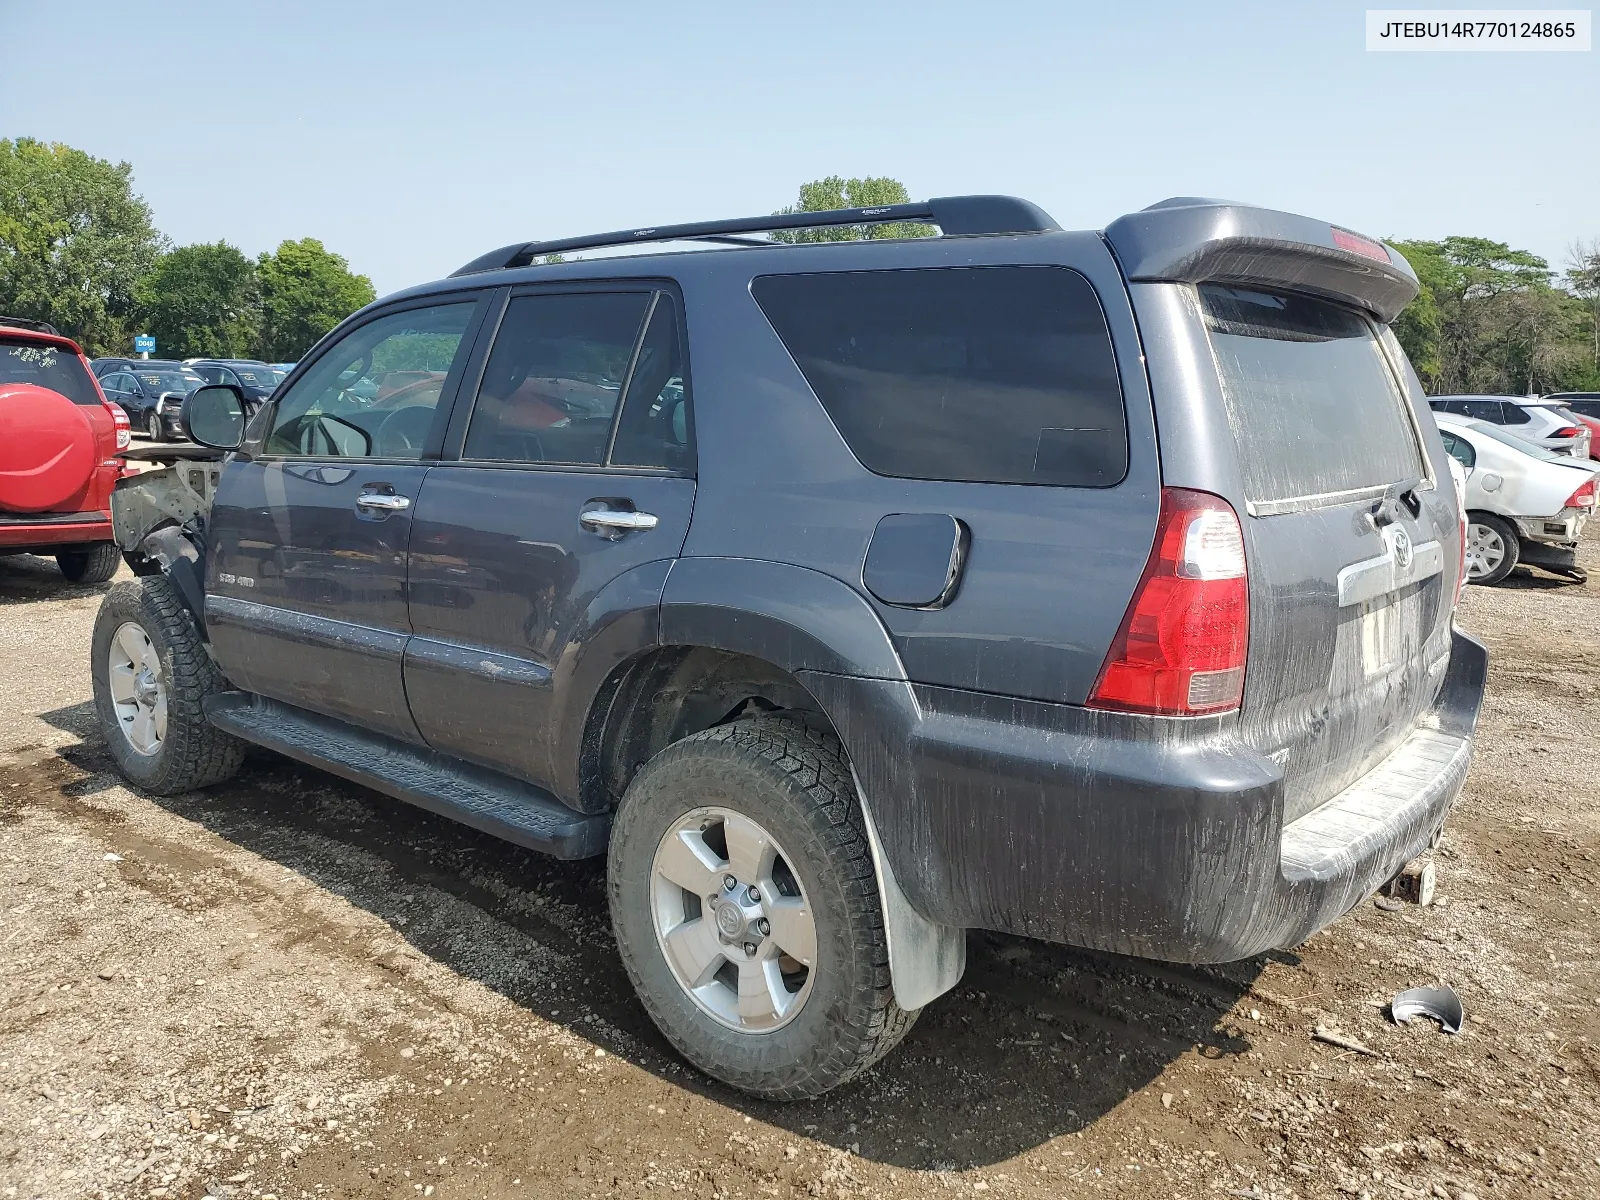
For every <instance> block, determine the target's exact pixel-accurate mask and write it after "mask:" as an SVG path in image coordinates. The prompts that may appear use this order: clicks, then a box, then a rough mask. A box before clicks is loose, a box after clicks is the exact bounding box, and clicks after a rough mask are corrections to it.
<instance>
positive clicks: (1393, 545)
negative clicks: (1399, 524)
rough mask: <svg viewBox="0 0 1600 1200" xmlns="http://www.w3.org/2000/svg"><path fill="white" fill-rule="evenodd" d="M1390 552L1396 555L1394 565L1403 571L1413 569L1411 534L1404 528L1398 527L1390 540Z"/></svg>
mask: <svg viewBox="0 0 1600 1200" xmlns="http://www.w3.org/2000/svg"><path fill="white" fill-rule="evenodd" d="M1389 552H1390V553H1391V554H1393V555H1394V565H1395V566H1397V567H1399V568H1400V569H1401V570H1402V571H1408V570H1410V569H1411V559H1412V556H1413V554H1412V549H1411V535H1410V534H1408V533H1407V532H1406V531H1405V530H1404V529H1396V530H1395V531H1394V536H1393V537H1392V538H1391V539H1390V542H1389Z"/></svg>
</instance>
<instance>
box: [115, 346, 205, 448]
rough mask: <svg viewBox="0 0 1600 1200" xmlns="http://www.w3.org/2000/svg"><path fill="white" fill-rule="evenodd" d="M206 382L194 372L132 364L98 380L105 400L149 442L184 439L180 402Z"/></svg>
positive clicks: (168, 367)
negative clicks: (120, 412) (126, 415)
mask: <svg viewBox="0 0 1600 1200" xmlns="http://www.w3.org/2000/svg"><path fill="white" fill-rule="evenodd" d="M204 382H205V380H203V379H202V378H200V376H199V375H197V374H195V373H194V372H193V371H190V370H188V369H187V368H184V367H180V366H169V365H168V364H166V363H164V362H159V363H158V362H155V361H151V362H139V363H131V364H129V365H128V366H126V367H120V368H118V369H117V370H114V371H108V372H107V373H106V374H105V375H103V376H101V378H100V386H101V387H102V388H103V389H104V390H105V393H106V397H107V398H108V399H109V400H110V401H111V402H112V403H113V404H118V405H121V407H122V410H123V411H124V412H126V413H127V414H128V420H129V421H131V422H132V423H133V427H134V428H135V429H137V430H139V431H140V432H142V433H143V434H144V435H145V436H146V437H147V438H149V439H150V440H151V441H152V442H167V441H175V440H177V439H179V438H181V437H183V426H182V425H181V424H180V422H179V414H180V413H181V412H182V411H183V400H184V397H185V396H187V395H188V394H189V393H190V392H192V391H194V390H195V388H197V387H199V386H200V385H201V384H203V383H204Z"/></svg>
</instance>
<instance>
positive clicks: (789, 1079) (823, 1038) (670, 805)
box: [607, 717, 917, 1100]
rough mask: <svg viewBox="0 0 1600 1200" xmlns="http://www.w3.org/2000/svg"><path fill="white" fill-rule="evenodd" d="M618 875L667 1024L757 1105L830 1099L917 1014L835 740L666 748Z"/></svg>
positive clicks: (617, 892)
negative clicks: (897, 993)
mask: <svg viewBox="0 0 1600 1200" xmlns="http://www.w3.org/2000/svg"><path fill="white" fill-rule="evenodd" d="M746 876H749V878H746ZM607 883H608V891H609V895H610V901H611V920H612V927H613V929H614V930H615V932H616V937H617V946H618V949H619V950H620V952H621V955H622V961H623V965H624V966H625V967H626V968H627V971H628V976H629V978H630V979H631V980H632V981H633V986H634V990H635V991H636V992H637V993H638V994H639V999H640V1000H641V1001H642V1002H643V1004H644V1007H645V1010H646V1011H647V1012H648V1013H649V1015H650V1018H651V1020H653V1021H654V1022H655V1023H656V1027H657V1028H658V1029H660V1030H661V1032H662V1033H663V1034H664V1035H665V1036H666V1038H667V1040H668V1041H670V1042H671V1043H672V1044H673V1045H674V1046H675V1047H677V1049H678V1051H679V1053H681V1054H682V1055H683V1056H684V1057H685V1058H686V1059H688V1060H689V1062H690V1063H692V1064H693V1065H694V1066H696V1067H698V1068H699V1069H700V1070H702V1071H704V1072H705V1073H706V1074H708V1075H711V1076H713V1077H714V1078H716V1079H720V1080H722V1081H723V1082H724V1083H728V1084H731V1085H732V1086H734V1087H736V1088H739V1089H740V1090H742V1091H745V1092H749V1093H750V1094H751V1095H754V1096H759V1097H761V1098H763V1099H768V1100H801V1099H806V1098H809V1097H812V1096H817V1095H820V1094H821V1093H823V1092H825V1091H827V1090H828V1089H829V1088H833V1087H837V1086H838V1085H839V1084H841V1083H844V1082H846V1081H847V1080H849V1079H851V1078H853V1077H854V1076H856V1075H858V1074H859V1073H860V1072H862V1071H863V1070H865V1069H866V1068H867V1067H869V1066H871V1065H872V1064H873V1063H874V1062H876V1061H877V1060H878V1059H879V1058H881V1057H882V1056H883V1055H884V1054H886V1053H888V1051H889V1050H891V1049H892V1048H893V1047H894V1046H895V1045H896V1044H897V1043H898V1042H899V1041H900V1039H901V1038H902V1037H904V1036H905V1034H906V1032H907V1031H908V1030H909V1029H910V1028H911V1025H912V1023H913V1022H914V1021H915V1020H916V1017H917V1013H916V1012H915V1011H913V1012H906V1011H905V1010H903V1009H901V1008H900V1006H899V1005H898V1004H896V1002H895V999H894V991H893V988H892V987H891V985H890V977H889V953H888V941H887V937H886V935H885V932H884V927H883V910H882V907H881V904H880V901H879V897H878V886H877V880H876V875H875V874H874V871H873V866H872V857H871V852H870V849H869V843H868V840H867V834H866V830H865V828H864V826H863V824H862V816H861V809H860V806H859V804H858V802H857V799H856V794H855V787H854V785H853V782H852V779H851V775H850V767H849V763H848V762H847V761H846V759H845V756H844V751H843V748H842V747H841V746H840V745H839V742H838V739H837V738H835V737H834V736H833V735H832V734H830V733H822V732H819V731H817V730H814V729H810V728H807V727H806V726H803V725H801V724H799V723H798V722H796V721H791V720H787V719H784V718H779V717H758V718H755V719H747V720H739V721H734V722H732V723H731V724H727V725H720V726H717V727H716V728H713V729H707V730H704V731H703V732H701V733H697V734H693V735H691V736H690V737H687V738H684V739H683V740H682V741H679V742H675V743H673V744H672V745H671V746H668V747H667V748H666V749H665V750H663V751H662V752H661V753H660V754H658V755H656V757H655V758H653V759H651V760H650V762H648V763H647V764H645V766H644V767H643V768H642V769H641V770H640V771H639V773H638V775H637V776H636V777H635V778H634V780H633V783H632V784H631V785H630V786H629V788H628V791H627V794H626V795H625V796H624V797H623V800H622V804H621V805H620V806H619V808H618V810H617V819H616V823H615V825H614V826H613V829H612V833H611V848H610V858H609V861H608V864H607ZM805 960H809V961H805Z"/></svg>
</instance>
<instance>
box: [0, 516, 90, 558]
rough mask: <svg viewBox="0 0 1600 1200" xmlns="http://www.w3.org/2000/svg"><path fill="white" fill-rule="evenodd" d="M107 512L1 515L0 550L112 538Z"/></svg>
mask: <svg viewBox="0 0 1600 1200" xmlns="http://www.w3.org/2000/svg"><path fill="white" fill-rule="evenodd" d="M115 536H116V535H115V534H113V533H112V530H111V516H110V514H109V513H70V514H67V516H66V517H65V519H58V518H55V517H43V518H40V517H29V516H17V517H0V549H3V550H31V549H34V548H38V549H41V550H43V549H54V548H55V547H58V546H74V545H81V544H82V543H84V542H109V541H112V540H114V538H115Z"/></svg>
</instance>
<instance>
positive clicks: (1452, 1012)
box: [1389, 987, 1466, 1033]
mask: <svg viewBox="0 0 1600 1200" xmlns="http://www.w3.org/2000/svg"><path fill="white" fill-rule="evenodd" d="M1389 1015H1390V1016H1391V1017H1392V1018H1394V1023H1395V1024H1396V1025H1409V1024H1410V1023H1411V1019H1412V1018H1413V1017H1432V1018H1433V1019H1434V1020H1435V1021H1438V1022H1439V1027H1440V1028H1441V1029H1443V1030H1444V1031H1445V1032H1446V1033H1460V1032H1461V1022H1462V1021H1463V1020H1464V1019H1465V1018H1466V1013H1465V1011H1464V1010H1463V1009H1462V1007H1461V997H1460V996H1458V995H1456V994H1455V991H1454V989H1452V988H1448V987H1418V988H1408V989H1407V990H1406V991H1403V992H1401V993H1400V994H1399V995H1397V996H1396V997H1395V998H1394V999H1393V1000H1391V1001H1389Z"/></svg>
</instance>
